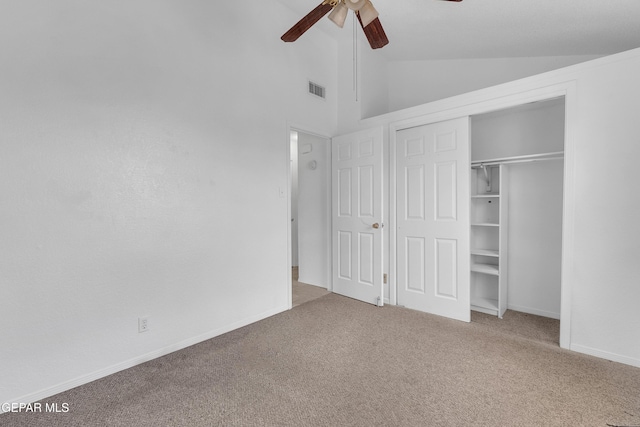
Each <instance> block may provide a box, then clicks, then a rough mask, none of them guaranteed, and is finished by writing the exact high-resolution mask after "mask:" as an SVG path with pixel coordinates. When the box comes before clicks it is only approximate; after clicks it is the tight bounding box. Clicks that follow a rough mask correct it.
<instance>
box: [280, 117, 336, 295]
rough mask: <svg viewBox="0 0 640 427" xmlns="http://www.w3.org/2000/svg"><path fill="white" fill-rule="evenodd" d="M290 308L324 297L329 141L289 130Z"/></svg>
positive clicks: (327, 253)
mask: <svg viewBox="0 0 640 427" xmlns="http://www.w3.org/2000/svg"><path fill="white" fill-rule="evenodd" d="M289 144H290V167H291V170H290V176H291V188H290V194H291V208H290V214H291V267H292V270H291V275H292V277H291V279H292V280H291V282H292V290H291V292H292V306H293V307H294V306H296V305H299V304H302V303H304V302H307V301H310V300H312V299H315V298H318V297H320V296H323V295H325V294H326V293H328V288H329V277H330V276H329V271H330V270H329V268H330V259H331V258H330V249H331V248H330V245H329V244H328V242H329V225H330V200H331V194H330V192H331V185H330V139H329V138H326V137H323V136H319V135H316V134H312V133H309V132H306V131H303V130H300V129H295V128H291V130H290V133H289Z"/></svg>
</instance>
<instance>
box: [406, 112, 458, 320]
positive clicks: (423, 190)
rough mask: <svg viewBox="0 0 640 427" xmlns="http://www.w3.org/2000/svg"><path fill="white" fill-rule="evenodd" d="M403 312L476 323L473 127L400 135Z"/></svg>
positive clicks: (428, 128) (432, 127) (450, 125)
mask: <svg viewBox="0 0 640 427" xmlns="http://www.w3.org/2000/svg"><path fill="white" fill-rule="evenodd" d="M396 162H397V163H396V172H397V176H396V186H397V192H396V194H397V216H396V217H397V230H396V236H397V292H398V304H399V305H402V306H405V307H408V308H412V309H416V310H421V311H425V312H428V313H433V314H437V315H441V316H446V317H450V318H454V319H459V320H463V321H467V322H468V321H470V316H471V315H470V308H471V307H470V292H469V286H470V273H469V263H470V259H469V257H470V255H469V179H470V175H469V173H470V172H469V119H468V117H464V118H460V119H456V120H450V121H446V122H440V123H433V124H428V125H423V126H418V127H414V128H409V129H403V130H400V131H397V133H396Z"/></svg>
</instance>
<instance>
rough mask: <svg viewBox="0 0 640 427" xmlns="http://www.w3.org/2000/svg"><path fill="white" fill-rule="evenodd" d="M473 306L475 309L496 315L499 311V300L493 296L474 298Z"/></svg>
mask: <svg viewBox="0 0 640 427" xmlns="http://www.w3.org/2000/svg"><path fill="white" fill-rule="evenodd" d="M471 307H472V309H474V310H475V311H480V312H482V313H487V314H493V315H495V314H496V313H497V312H498V300H495V299H491V298H473V300H472V301H471Z"/></svg>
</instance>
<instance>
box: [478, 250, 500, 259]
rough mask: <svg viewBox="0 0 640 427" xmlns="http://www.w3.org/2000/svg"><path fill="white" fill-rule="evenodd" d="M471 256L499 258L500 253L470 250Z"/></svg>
mask: <svg viewBox="0 0 640 427" xmlns="http://www.w3.org/2000/svg"><path fill="white" fill-rule="evenodd" d="M471 255H482V256H493V257H499V256H500V252H499V251H496V250H493V249H471Z"/></svg>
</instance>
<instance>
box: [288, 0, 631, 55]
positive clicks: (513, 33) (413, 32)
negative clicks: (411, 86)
mask: <svg viewBox="0 0 640 427" xmlns="http://www.w3.org/2000/svg"><path fill="white" fill-rule="evenodd" d="M278 1H279V2H281V3H283V4H284V5H286V6H287V7H289V8H291V9H292V10H294V11H295V12H296V13H299V15H300V17H302V16H304V15H306V14H307V13H309V11H311V9H313V8H314V7H315V6H317V5H318V4H320V2H321V0H278ZM373 3H374V6H375V7H376V9H377V10H378V12H379V13H380V22H381V23H382V26H383V27H384V29H385V32H386V33H387V37H388V38H389V41H390V42H389V44H388V45H387V46H385V47H384V48H382V49H380V50H379V51H380V52H381V54H383V55H384V56H385V57H386V58H387V59H388V60H426V59H465V58H506V57H531V56H566V55H608V54H613V53H617V52H622V51H624V50H629V49H633V48H637V47H640V0H463V1H462V2H460V3H455V2H448V1H439V0H373ZM322 21H325V22H327V23H328V24H326V23H325V22H321V23H319V25H318V24H317V25H316V26H315V27H314V28H311V29H310V30H309V31H314V30H315V31H322V30H325V31H327V32H329V33H332V34H336V35H337V34H338V31H347V30H346V26H345V29H342V30H340V29H339V28H338V27H336V26H335V25H333V24H332V23H331V22H330V21H328V19H327V18H326V17H325V18H323V20H322ZM293 24H295V22H292V23H291V25H292V26H293ZM330 26H332V27H334V28H330ZM287 29H288V28H284V29H283V31H282V32H283V33H284V32H285V31H286V30H287ZM302 37H304V35H303V36H302Z"/></svg>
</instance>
